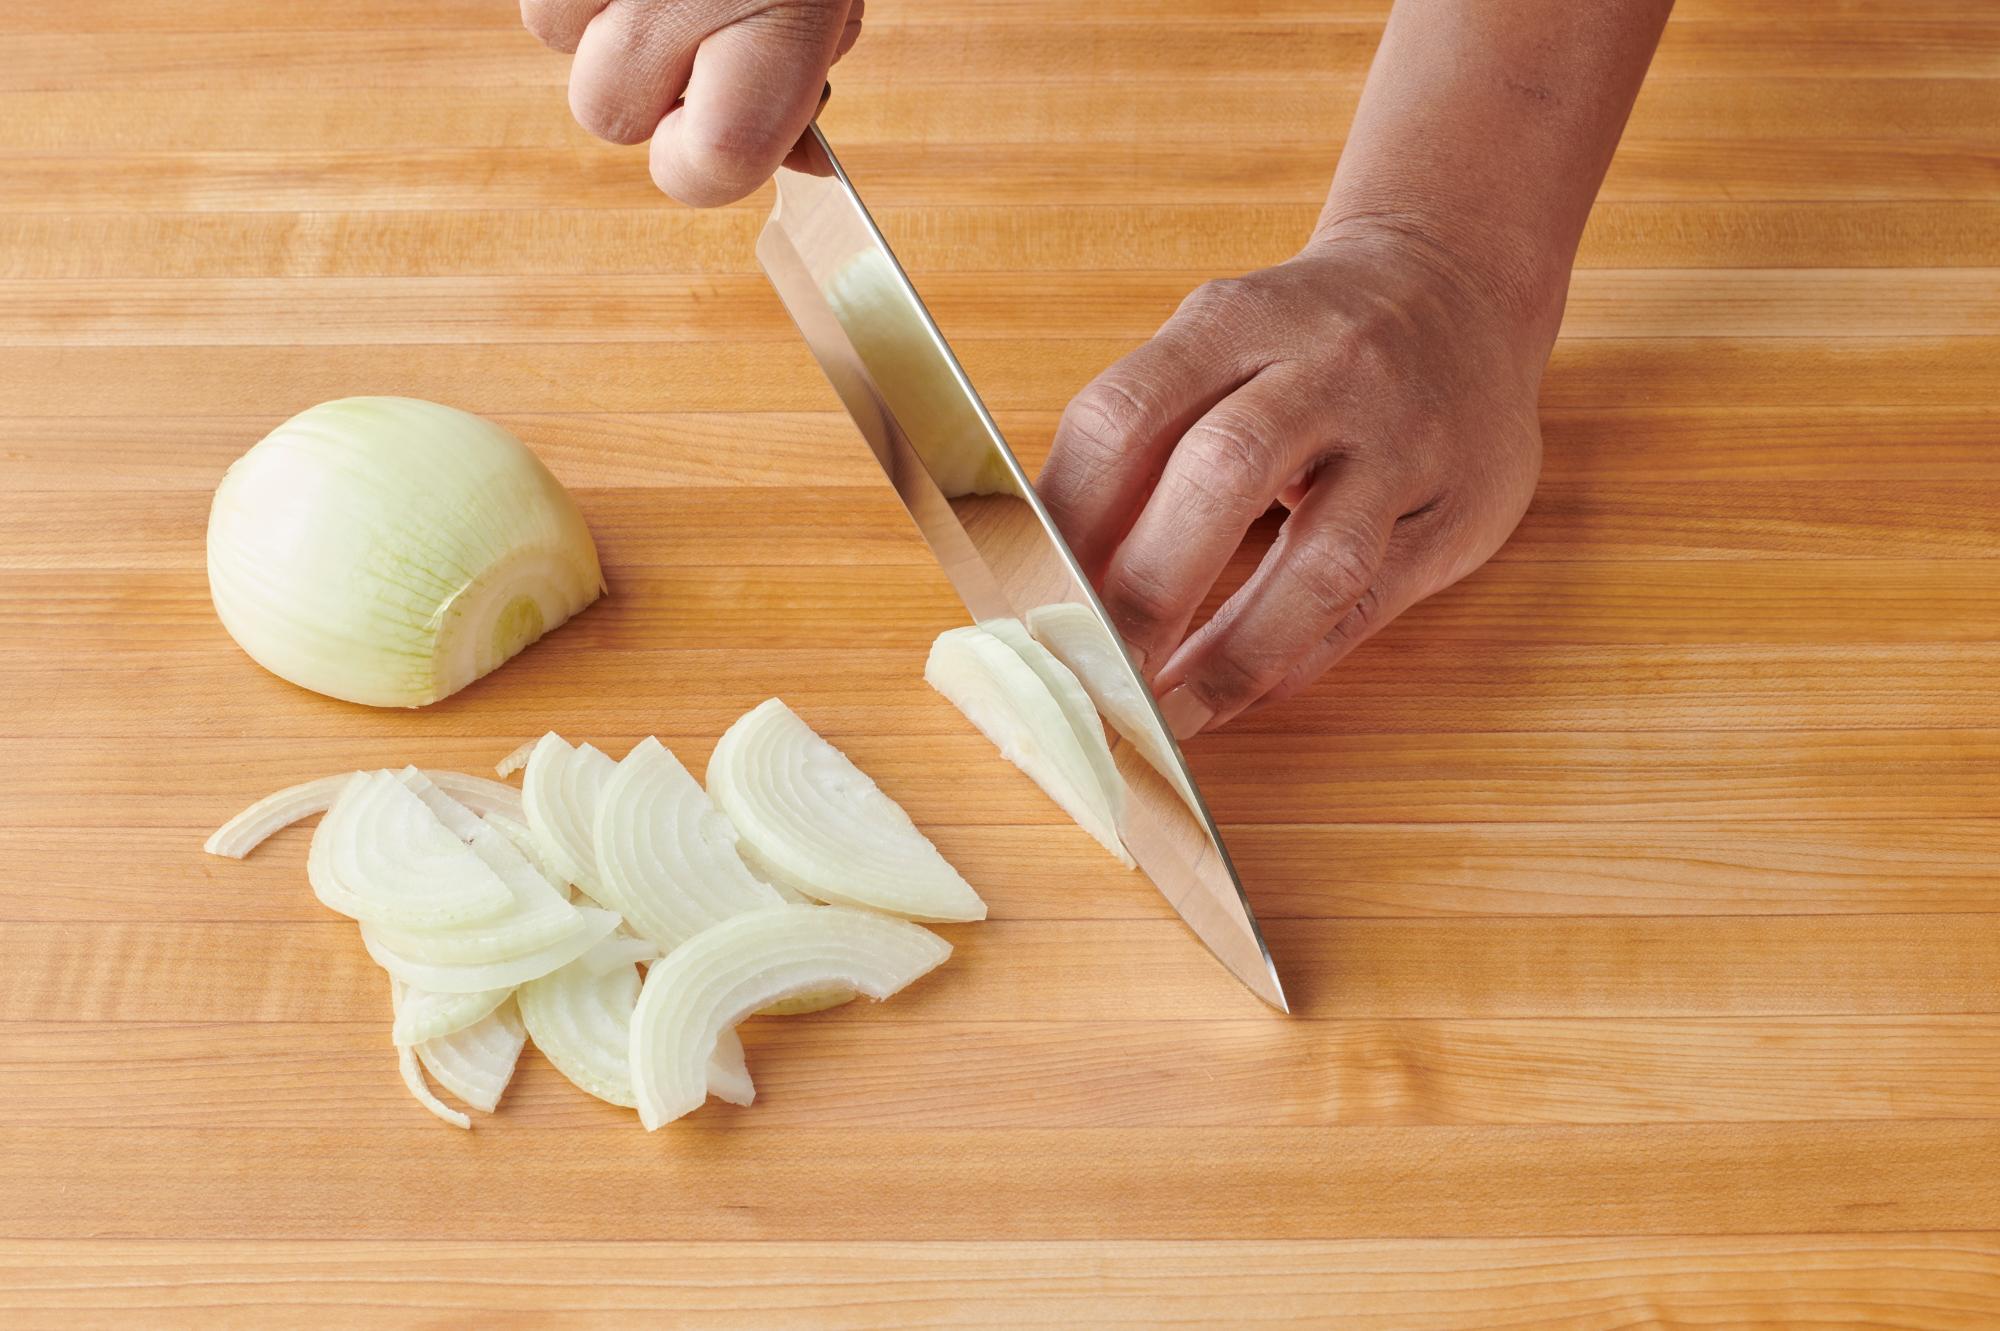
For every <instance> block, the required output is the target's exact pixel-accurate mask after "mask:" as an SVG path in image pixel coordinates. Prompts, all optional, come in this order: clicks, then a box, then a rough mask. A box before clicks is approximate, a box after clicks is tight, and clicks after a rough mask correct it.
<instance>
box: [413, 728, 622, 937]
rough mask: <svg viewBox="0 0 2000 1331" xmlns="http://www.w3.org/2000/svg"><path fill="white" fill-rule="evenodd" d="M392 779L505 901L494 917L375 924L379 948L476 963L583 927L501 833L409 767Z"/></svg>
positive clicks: (572, 909) (563, 897) (571, 908)
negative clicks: (434, 924) (457, 841)
mask: <svg viewBox="0 0 2000 1331" xmlns="http://www.w3.org/2000/svg"><path fill="white" fill-rule="evenodd" d="M398 779H399V780H400V781H402V782H403V784H404V785H405V786H406V787H408V788H409V790H410V791H411V793H413V794H415V795H416V796H417V798H418V799H420V800H422V801H423V802H424V804H425V805H426V806H427V807H429V808H430V809H431V810H432V812H434V813H436V814H437V816H438V818H439V819H440V820H441V821H442V822H443V823H444V825H445V826H446V827H448V828H450V829H451V830H452V831H453V832H454V833H455V834H457V835H458V836H461V837H463V838H465V839H466V842H467V844H468V845H469V846H470V847H471V849H472V852H473V854H475V855H477V856H478V857H479V859H480V860H481V861H482V862H483V863H484V864H485V865H486V867H487V868H489V869H491V870H492V871H493V873H494V874H495V876H497V877H498V878H499V879H500V881H501V882H503V883H505V884H506V885H507V890H508V892H509V894H510V903H509V905H508V908H507V910H505V911H504V912H502V913H501V914H500V915H499V916H497V917H495V918H492V919H486V920H476V921H474V922H472V923H470V924H461V925H452V926H450V927H444V928H436V929H424V930H406V929H399V928H394V927H391V926H389V925H387V924H382V923H379V922H375V923H374V930H375V937H376V939H377V941H379V942H380V943H381V944H382V945H383V946H385V947H387V948H388V949H389V950H390V951H392V952H395V953H396V954H397V955H398V956H402V957H407V958H409V959H410V960H411V961H419V962H427V963H430V964H433V965H479V964H482V963H485V962H492V961H504V960H505V959H507V958H508V957H513V956H519V955H520V954H522V953H524V952H533V951H535V950H536V949H537V948H541V947H546V946H548V945H550V944H552V943H556V942H559V941H560V940H561V939H563V938H566V937H568V936H569V935H570V934H571V933H574V932H576V931H577V930H580V929H582V928H583V917H582V916H581V915H579V914H577V910H576V907H574V906H572V905H570V904H569V899H568V897H567V896H566V895H565V894H564V893H562V892H561V891H558V890H557V889H556V887H555V886H554V885H553V884H551V883H550V882H549V881H548V880H547V879H546V878H544V877H542V875H541V874H539V873H537V872H536V871H535V868H534V866H533V865H531V864H529V863H528V861H527V859H526V857H524V856H523V855H522V854H521V852H520V851H518V850H516V849H515V848H514V843H513V842H511V841H509V840H508V839H507V838H506V836H505V835H503V834H502V833H501V832H499V831H498V830H496V829H495V828H493V827H491V826H490V825H488V824H487V823H486V821H485V820H484V819H482V818H480V817H478V816H477V815H476V814H474V813H473V812H472V811H471V810H470V809H468V808H466V807H465V806H464V805H462V804H459V803H458V802H456V801H455V800H453V799H452V798H451V797H450V796H449V795H446V794H445V793H444V792H443V791H441V790H439V789H438V788H437V787H436V786H434V785H432V784H431V783H430V782H429V781H428V780H426V779H425V777H424V775H423V773H421V772H419V771H417V770H416V769H415V768H414V767H412V768H406V769H405V770H404V771H403V773H402V775H401V776H400V777H399V778H398Z"/></svg>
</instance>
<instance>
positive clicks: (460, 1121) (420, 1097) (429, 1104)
mask: <svg viewBox="0 0 2000 1331" xmlns="http://www.w3.org/2000/svg"><path fill="white" fill-rule="evenodd" d="M396 1067H397V1068H398V1069H399V1070H400V1071H401V1072H402V1074H403V1085H405V1086H407V1087H409V1088H410V1094H411V1095H413V1096H415V1097H416V1100H417V1103H418V1104H420V1105H422V1106H423V1107H424V1108H426V1109H428V1110H430V1111H431V1112H432V1113H433V1114H436V1115H437V1116H438V1117H439V1118H441V1119H443V1120H444V1121H445V1122H447V1123H449V1124H451V1125H452V1126H453V1127H454V1128H464V1129H466V1130H467V1131H471V1129H472V1119H471V1118H470V1117H469V1116H468V1115H467V1114H465V1113H464V1112H463V1111H462V1110H457V1109H453V1108H452V1107H451V1106H450V1105H448V1104H446V1103H445V1102H444V1101H442V1100H440V1099H438V1098H437V1096H436V1095H435V1094H434V1093H433V1092H432V1091H431V1088H430V1084H429V1083H428V1082H426V1081H425V1080H424V1069H423V1067H422V1065H421V1064H420V1063H419V1062H418V1061H417V1051H416V1050H415V1049H413V1048H411V1047H409V1046H407V1045H405V1046H404V1047H403V1048H401V1049H398V1050H397V1051H396Z"/></svg>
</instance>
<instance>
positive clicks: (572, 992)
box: [517, 937, 754, 1109]
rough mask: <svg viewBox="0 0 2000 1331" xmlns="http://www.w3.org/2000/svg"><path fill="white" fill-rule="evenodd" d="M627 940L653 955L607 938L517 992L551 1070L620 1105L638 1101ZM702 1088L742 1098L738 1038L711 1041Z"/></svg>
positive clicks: (745, 1083)
mask: <svg viewBox="0 0 2000 1331" xmlns="http://www.w3.org/2000/svg"><path fill="white" fill-rule="evenodd" d="M635 943H636V944H638V945H639V946H640V947H643V948H645V950H646V951H647V953H648V954H649V955H650V956H655V957H656V956H657V955H658V953H657V952H655V951H654V950H653V949H652V947H651V945H650V944H645V943H640V942H639V940H637V939H631V938H616V937H614V938H607V939H605V940H604V941H603V942H601V943H598V944H597V945H596V946H595V947H593V948H591V949H590V951H588V952H586V953H584V954H583V955H582V956H581V957H578V958H577V959H576V960H575V961H572V962H571V963H570V964H569V965H567V966H564V967H563V968H562V969H561V970H558V971H555V972H553V973H552V974H549V975H545V976H543V977H542V978H541V979H539V980H531V981H529V982H528V983H527V984H524V985H522V986H521V987H520V989H519V990H518V991H517V996H518V998H519V1000H520V1005H521V1018H522V1020H523V1021H525V1022H526V1023H527V1026H528V1034H529V1036H531V1037H532V1038H533V1039H534V1042H535V1048H537V1049H539V1050H541V1051H542V1054H543V1056H544V1057H546V1058H547V1059H548V1060H549V1062H550V1063H552V1064H554V1065H555V1069H556V1071H558V1072H560V1073H562V1075H563V1076H565V1077H567V1078H569V1080H570V1082H571V1083H572V1084H573V1085H575V1086H576V1088H577V1089H578V1090H581V1091H584V1092H586V1093H588V1094H590V1095H594V1096H596V1097H597V1098H598V1099H600V1100H603V1101H605V1102H607V1103H609V1104H614V1105H623V1106H624V1107H625V1108H627V1109H630V1108H632V1107H633V1106H634V1105H636V1104H637V1103H638V1101H637V1099H636V1098H635V1097H634V1096H633V1093H632V1010H633V1008H634V1006H635V1005H636V1004H637V1003H638V1001H639V989H640V980H639V969H638V967H637V966H635V965H634V964H633V961H634V956H633V952H634V947H633V945H634V944H635ZM709 1090H710V1092H711V1093H713V1094H715V1095H718V1096H721V1097H722V1098H723V1099H725V1100H729V1101H731V1102H732V1103H734V1104H749V1103H750V1096H751V1095H752V1094H754V1088H753V1087H752V1086H751V1085H750V1072H749V1069H748V1067H747V1066H745V1063H744V1058H743V1044H742V1042H741V1041H740V1040H739V1041H735V1042H734V1043H733V1044H732V1043H731V1042H730V1041H724V1042H722V1043H721V1044H720V1045H718V1046H717V1048H716V1053H715V1057H714V1058H713V1059H712V1060H711V1061H710V1064H709Z"/></svg>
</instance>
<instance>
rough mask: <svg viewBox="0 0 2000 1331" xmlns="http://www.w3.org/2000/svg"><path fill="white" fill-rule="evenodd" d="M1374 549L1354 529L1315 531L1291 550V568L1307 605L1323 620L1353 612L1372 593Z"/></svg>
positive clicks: (1306, 607)
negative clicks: (1370, 587)
mask: <svg viewBox="0 0 2000 1331" xmlns="http://www.w3.org/2000/svg"><path fill="white" fill-rule="evenodd" d="M1373 548H1374V543H1373V542H1371V541H1369V540H1368V539H1367V538H1366V537H1365V536H1364V535H1363V534H1361V533H1360V532H1355V531H1315V532H1311V533H1309V534H1307V535H1305V536H1303V537H1301V538H1300V539H1299V541H1298V544H1297V545H1296V546H1295V547H1294V548H1293V550H1292V552H1291V554H1292V558H1291V569H1292V578H1293V581H1294V583H1295V584H1296V586H1297V588H1298V592H1299V595H1300V597H1301V598H1302V599H1303V600H1304V602H1305V607H1304V608H1305V609H1307V610H1309V611H1310V612H1311V613H1312V615H1313V616H1314V617H1315V618H1316V619H1318V620H1319V621H1320V622H1322V623H1324V622H1326V621H1327V620H1329V619H1337V618H1339V617H1341V616H1342V615H1344V614H1352V613H1353V608H1354V607H1356V606H1357V605H1358V604H1359V603H1360V602H1361V601H1363V600H1365V599H1367V598H1368V596H1369V595H1370V592H1369V584H1370V582H1371V581H1372V580H1373V578H1374V576H1375V561H1374V559H1373V558H1372V556H1371V554H1370V551H1371V550H1372V549H1373Z"/></svg>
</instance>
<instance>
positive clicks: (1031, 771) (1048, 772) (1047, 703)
mask: <svg viewBox="0 0 2000 1331" xmlns="http://www.w3.org/2000/svg"><path fill="white" fill-rule="evenodd" d="M1013 629H1014V631H1016V632H1019V633H1020V635H1021V637H1022V638H1023V639H1024V640H1026V639H1027V634H1026V633H1025V631H1022V630H1021V629H1020V626H1019V625H1018V624H1015V625H1014V626H1013ZM1028 645H1029V646H1030V647H1035V645H1034V643H1033V642H1032V641H1031V640H1030V641H1028ZM1035 650H1036V651H1038V652H1041V654H1042V656H1043V657H1045V658H1046V660H1045V661H1044V662H1042V664H1043V665H1044V666H1045V667H1053V668H1054V670H1059V671H1062V674H1063V675H1064V676H1067V678H1068V687H1069V688H1073V689H1075V690H1076V693H1077V695H1078V697H1079V699H1080V700H1081V702H1082V705H1083V707H1084V708H1085V709H1086V710H1089V712H1090V726H1091V727H1092V728H1094V730H1095V735H1094V736H1093V737H1092V738H1094V740H1095V748H1096V749H1097V750H1101V755H1093V753H1092V751H1091V749H1089V748H1086V747H1085V746H1086V740H1085V739H1084V738H1082V736H1083V735H1084V734H1085V733H1087V732H1085V731H1083V730H1082V728H1081V727H1079V726H1078V725H1076V724H1074V723H1073V722H1072V719H1071V717H1070V715H1069V713H1068V712H1067V711H1066V709H1065V708H1064V706H1063V704H1062V703H1061V702H1060V701H1058V700H1057V697H1056V695H1055V693H1054V692H1053V691H1051V689H1050V687H1049V684H1048V682H1047V674H1046V673H1045V672H1044V671H1043V670H1038V669H1036V668H1035V666H1034V665H1031V664H1030V663H1029V662H1028V661H1026V660H1024V659H1023V657H1022V653H1021V652H1020V651H1018V650H1016V648H1015V647H1014V646H1012V645H1011V644H1009V643H1008V642H1007V641H1006V640H1005V639H1003V638H1001V637H1000V636H998V635H996V634H994V633H989V632H988V631H987V630H986V629H984V628H982V627H980V626H978V625H971V626H968V627H966V628H959V629H950V630H947V631H946V632H944V633H941V634H939V635H938V638H937V641H936V642H934V643H932V644H931V654H930V659H929V660H928V661H926V662H925V663H924V681H925V682H926V683H928V684H929V685H930V686H931V687H932V688H934V689H936V690H937V691H938V692H939V693H941V694H943V695H944V696H945V697H946V698H948V699H950V700H951V702H952V705H953V706H955V707H957V708H958V710H959V711H961V712H963V713H965V717H966V719H967V720H968V721H970V722H972V724H973V725H975V726H977V727H978V728H979V730H980V732H981V733H982V734H984V735H985V736H986V738H988V739H990V740H992V741H993V743H994V746H995V747H996V748H998V749H999V750H1000V756H1001V757H1003V758H1005V759H1006V760H1007V761H1008V762H1010V763H1013V764H1014V765H1015V766H1016V767H1018V768H1020V769H1021V770H1022V771H1023V772H1026V773H1027V774H1028V776H1029V777H1031V778H1032V779H1033V780H1034V782H1035V784H1036V785H1038V786H1040V787H1041V788H1042V789H1043V790H1044V791H1046V792H1047V793H1048V796H1049V798H1050V799H1052V800H1054V801H1055V802H1056V803H1057V804H1059V805H1061V806H1062V808H1063V811H1064V812H1065V813H1067V814H1069V816H1070V817H1072V818H1074V819H1076V821H1077V823H1078V824H1079V825H1081V826H1082V828H1083V830H1084V831H1086V832H1088V833H1090V834H1091V835H1092V836H1093V837H1096V838H1097V840H1098V842H1099V843H1100V844H1102V845H1103V847H1104V848H1105V849H1106V850H1108V851H1110V852H1111V853H1112V854H1114V855H1116V856H1117V857H1118V859H1119V861H1120V862H1121V863H1123V864H1125V865H1126V866H1127V867H1130V865H1131V863H1132V858H1131V856H1129V855H1127V854H1126V853H1125V845H1124V843H1123V842H1122V841H1120V840H1119V837H1118V815H1117V811H1116V805H1115V804H1114V803H1113V800H1112V796H1111V794H1110V793H1109V792H1108V791H1107V790H1106V789H1105V786H1104V781H1103V777H1102V776H1101V774H1100V765H1101V767H1102V768H1106V769H1110V771H1111V776H1112V779H1113V780H1116V779H1117V770H1116V769H1115V768H1113V767H1112V765H1111V749H1110V746H1109V745H1107V744H1106V743H1105V742H1104V728H1103V726H1102V725H1100V724H1099V723H1098V721H1097V713H1096V710H1095V709H1094V708H1091V706H1090V700H1089V697H1088V695H1086V694H1084V693H1083V686H1082V685H1080V684H1078V683H1077V682H1076V677H1075V676H1074V675H1071V674H1069V672H1068V671H1067V670H1065V669H1063V666H1062V663H1061V662H1059V661H1057V660H1056V659H1055V658H1054V657H1052V656H1049V655H1048V653H1047V652H1046V651H1044V650H1043V649H1041V648H1040V647H1035ZM1118 789H1119V790H1120V791H1121V792H1122V790H1123V786H1122V783H1121V785H1120V786H1119V787H1118Z"/></svg>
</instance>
